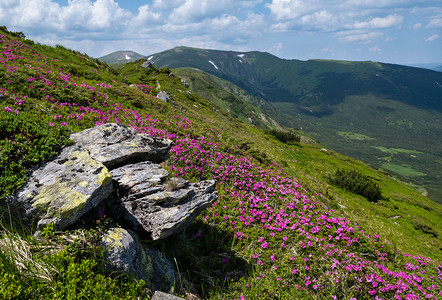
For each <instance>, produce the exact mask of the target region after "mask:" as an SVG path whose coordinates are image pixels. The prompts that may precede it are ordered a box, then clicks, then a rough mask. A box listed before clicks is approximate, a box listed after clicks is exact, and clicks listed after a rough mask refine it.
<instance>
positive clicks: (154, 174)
mask: <svg viewBox="0 0 442 300" xmlns="http://www.w3.org/2000/svg"><path fill="white" fill-rule="evenodd" d="M111 174H112V178H113V179H114V180H115V181H116V182H117V184H118V187H119V189H120V190H121V191H123V193H124V194H128V196H129V197H130V199H137V198H140V197H143V196H146V195H149V194H153V193H156V192H158V191H160V190H161V189H162V187H161V186H160V183H161V182H162V181H163V180H164V179H165V178H166V177H167V176H169V172H167V171H166V170H164V169H163V168H162V167H161V166H160V165H158V164H154V163H151V162H141V163H136V164H131V165H126V166H123V167H120V168H117V169H114V170H112V171H111Z"/></svg>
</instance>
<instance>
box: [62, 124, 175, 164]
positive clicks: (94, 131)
mask: <svg viewBox="0 0 442 300" xmlns="http://www.w3.org/2000/svg"><path fill="white" fill-rule="evenodd" d="M70 138H71V139H72V140H73V141H74V142H75V144H76V145H78V146H80V147H83V148H85V149H87V150H88V151H89V153H90V155H91V156H92V158H94V159H95V160H98V161H100V162H102V163H103V164H104V165H105V166H106V167H108V168H109V169H114V168H116V167H119V166H122V165H125V164H130V163H135V162H140V161H152V162H158V163H159V162H163V161H164V160H166V159H167V157H168V153H169V150H170V147H171V141H170V140H166V139H161V138H157V137H152V136H150V135H147V134H139V133H138V134H137V132H136V131H135V129H133V128H129V127H127V126H124V125H119V124H115V123H107V124H104V125H99V126H96V127H93V128H90V129H86V130H84V131H81V132H78V133H75V134H72V135H71V137H70Z"/></svg>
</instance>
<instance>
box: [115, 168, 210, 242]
mask: <svg viewBox="0 0 442 300" xmlns="http://www.w3.org/2000/svg"><path fill="white" fill-rule="evenodd" d="M122 168H125V169H124V170H125V177H123V176H114V179H115V180H116V181H117V184H118V186H119V187H120V189H121V192H122V194H123V195H125V196H123V197H122V198H121V199H120V200H121V208H122V211H123V217H124V219H125V220H126V221H128V223H129V224H131V226H132V228H133V230H135V231H137V232H139V233H140V234H142V235H143V236H145V235H148V236H150V237H151V238H152V239H154V240H157V239H160V238H165V237H167V236H169V235H172V234H174V233H177V232H179V231H181V230H183V229H184V228H185V227H186V226H188V225H189V223H190V222H191V221H192V220H194V219H195V217H196V216H198V215H199V214H200V213H201V212H202V211H203V210H204V209H205V208H206V207H207V206H209V205H210V204H211V203H212V202H213V201H214V200H215V199H216V198H217V192H215V191H214V190H215V181H214V180H206V181H201V182H197V183H189V182H188V181H187V180H184V179H181V178H171V179H169V180H167V181H165V182H164V183H162V182H160V181H159V182H157V183H156V184H155V185H153V186H152V184H151V182H149V180H148V181H147V183H148V185H146V181H141V182H140V183H139V184H131V185H128V184H127V182H132V181H131V180H129V179H131V178H133V177H134V176H136V175H137V174H138V176H140V177H147V178H155V177H154V176H153V175H152V174H151V171H152V169H151V166H149V165H148V164H141V163H140V164H134V165H131V166H130V168H126V167H122ZM122 168H121V169H115V170H113V171H112V173H113V174H114V173H117V174H121V173H123V171H122ZM143 168H145V169H144V170H143ZM129 170H136V174H133V175H129ZM156 171H157V172H160V174H161V175H160V176H163V175H165V173H164V171H161V170H160V169H157V170H156ZM143 174H144V175H143ZM118 178H119V179H118ZM123 178H126V182H124V181H123ZM157 178H158V177H157ZM124 187H126V189H125V188H124Z"/></svg>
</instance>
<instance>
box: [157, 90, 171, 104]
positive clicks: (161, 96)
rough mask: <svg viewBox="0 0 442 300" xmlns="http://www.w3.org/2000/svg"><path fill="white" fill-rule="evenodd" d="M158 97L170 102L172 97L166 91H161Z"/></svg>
mask: <svg viewBox="0 0 442 300" xmlns="http://www.w3.org/2000/svg"><path fill="white" fill-rule="evenodd" d="M157 98H158V99H161V100H163V101H164V102H169V101H170V99H171V98H172V97H171V96H170V95H169V94H168V93H166V92H165V91H159V92H158V94H157Z"/></svg>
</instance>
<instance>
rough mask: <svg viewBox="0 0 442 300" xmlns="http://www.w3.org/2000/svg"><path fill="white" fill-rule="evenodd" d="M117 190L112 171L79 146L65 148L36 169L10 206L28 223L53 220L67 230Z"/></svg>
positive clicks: (41, 223) (45, 223) (47, 222)
mask: <svg viewBox="0 0 442 300" xmlns="http://www.w3.org/2000/svg"><path fill="white" fill-rule="evenodd" d="M112 192H113V182H112V177H111V174H110V172H109V170H108V169H107V168H106V167H105V166H104V165H103V164H102V163H100V162H98V161H96V160H94V159H93V158H92V157H91V156H90V155H89V153H88V152H87V151H86V150H84V149H82V148H80V147H78V146H75V145H74V146H70V147H67V148H65V149H64V150H63V151H62V152H61V153H60V155H59V156H58V157H57V158H56V159H55V160H53V161H51V162H48V163H46V164H44V165H42V166H41V167H40V168H39V169H37V170H36V171H34V172H33V173H32V174H31V176H30V179H29V181H28V182H27V183H26V185H25V186H24V187H22V188H21V189H20V190H19V192H18V193H16V194H15V195H14V196H13V197H9V198H6V202H7V203H6V205H7V206H8V207H9V208H10V209H11V210H12V211H17V212H18V214H19V217H20V220H21V222H23V224H24V225H28V226H31V225H37V228H38V229H42V228H43V227H45V225H47V224H49V223H53V224H54V225H55V227H56V228H57V229H60V230H62V229H64V228H66V227H67V226H69V225H71V224H73V223H75V222H76V221H77V220H78V219H79V218H80V217H81V216H82V215H83V214H85V213H86V212H87V211H89V210H90V209H91V208H93V207H95V206H96V205H98V204H99V203H100V202H101V201H103V200H104V199H106V198H108V197H109V195H110V194H111V193H112Z"/></svg>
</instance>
